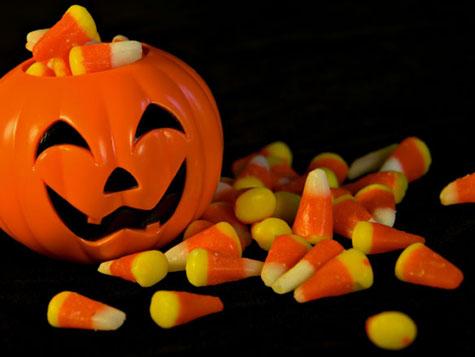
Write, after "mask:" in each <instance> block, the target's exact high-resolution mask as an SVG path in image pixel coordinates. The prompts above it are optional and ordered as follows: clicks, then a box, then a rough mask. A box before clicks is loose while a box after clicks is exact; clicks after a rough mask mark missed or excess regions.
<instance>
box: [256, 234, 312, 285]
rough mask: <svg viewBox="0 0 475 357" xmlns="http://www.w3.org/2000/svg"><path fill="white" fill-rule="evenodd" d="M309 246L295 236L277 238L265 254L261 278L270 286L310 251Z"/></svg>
mask: <svg viewBox="0 0 475 357" xmlns="http://www.w3.org/2000/svg"><path fill="white" fill-rule="evenodd" d="M310 247H311V246H310V244H309V243H308V242H307V241H306V240H305V239H303V238H302V237H299V236H298V235H295V234H286V235H281V236H279V237H277V238H276V239H275V240H274V242H273V243H272V246H271V248H270V250H269V253H268V254H267V258H266V260H265V262H264V266H263V267H262V272H261V278H262V281H263V282H264V284H265V285H266V286H271V285H272V284H273V283H274V282H275V281H276V280H277V279H278V278H279V277H280V276H281V275H282V274H284V273H285V272H286V271H287V270H289V269H290V268H292V267H293V266H294V265H295V264H296V263H297V262H298V261H299V260H300V259H301V258H302V257H303V256H304V255H305V253H307V252H308V250H309V249H310Z"/></svg>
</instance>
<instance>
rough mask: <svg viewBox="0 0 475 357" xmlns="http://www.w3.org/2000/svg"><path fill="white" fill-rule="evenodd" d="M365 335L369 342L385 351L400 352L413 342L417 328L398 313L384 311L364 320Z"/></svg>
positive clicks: (407, 318) (403, 315)
mask: <svg viewBox="0 0 475 357" xmlns="http://www.w3.org/2000/svg"><path fill="white" fill-rule="evenodd" d="M365 329H366V334H367V336H368V338H369V340H370V341H371V342H373V343H374V344H375V345H376V346H378V347H379V348H383V349H386V350H401V349H403V348H406V347H407V346H409V345H410V344H411V343H412V342H414V340H415V338H416V335H417V327H416V324H415V323H414V321H413V320H412V319H411V318H410V317H409V316H408V315H406V314H404V313H402V312H399V311H384V312H381V313H379V314H376V315H373V316H371V317H369V318H368V319H367V320H366V324H365Z"/></svg>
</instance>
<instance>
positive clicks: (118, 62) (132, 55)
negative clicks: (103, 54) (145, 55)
mask: <svg viewBox="0 0 475 357" xmlns="http://www.w3.org/2000/svg"><path fill="white" fill-rule="evenodd" d="M110 46H111V64H112V67H113V68H116V67H120V66H124V65H126V64H130V63H133V62H136V61H138V60H139V59H141V58H142V43H140V42H138V41H120V42H113V43H111V45H110Z"/></svg>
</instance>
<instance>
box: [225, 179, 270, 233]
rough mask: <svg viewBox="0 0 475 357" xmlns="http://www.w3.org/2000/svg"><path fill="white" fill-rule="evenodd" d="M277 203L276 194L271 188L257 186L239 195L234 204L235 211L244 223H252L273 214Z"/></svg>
mask: <svg viewBox="0 0 475 357" xmlns="http://www.w3.org/2000/svg"><path fill="white" fill-rule="evenodd" d="M275 205H276V200H275V196H274V193H273V192H272V191H271V190H269V189H268V188H266V187H256V188H251V189H249V190H248V191H246V192H244V193H242V194H241V195H239V197H238V198H237V199H236V204H235V206H234V213H235V214H236V217H237V218H238V219H239V220H240V221H241V222H242V223H246V224H250V223H254V222H258V221H261V220H263V219H265V218H267V217H270V216H272V214H273V213H274V211H275Z"/></svg>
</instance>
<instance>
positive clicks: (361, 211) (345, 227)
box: [333, 194, 373, 239]
mask: <svg viewBox="0 0 475 357" xmlns="http://www.w3.org/2000/svg"><path fill="white" fill-rule="evenodd" d="M370 220H373V216H371V213H369V212H368V210H367V209H366V208H364V207H363V205H361V204H360V203H358V202H357V201H356V200H355V199H354V198H353V196H351V195H350V194H344V195H342V196H340V197H338V198H337V199H335V200H333V231H334V232H335V233H338V234H340V235H341V236H343V237H345V238H349V239H351V235H352V234H353V229H354V228H355V226H356V224H357V223H358V222H360V221H370Z"/></svg>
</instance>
